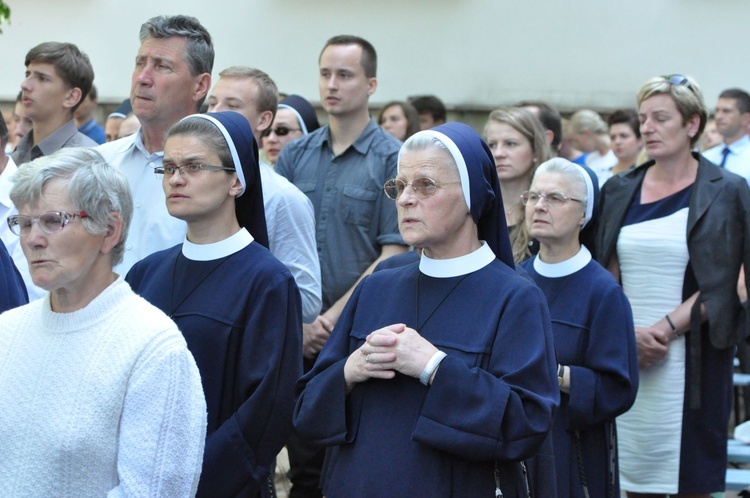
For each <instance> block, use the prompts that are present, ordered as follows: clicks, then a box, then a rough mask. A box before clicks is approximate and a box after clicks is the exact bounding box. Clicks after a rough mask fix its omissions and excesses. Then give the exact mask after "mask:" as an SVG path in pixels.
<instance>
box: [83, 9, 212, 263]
mask: <svg viewBox="0 0 750 498" xmlns="http://www.w3.org/2000/svg"><path fill="white" fill-rule="evenodd" d="M140 41H141V47H140V49H139V50H138V54H137V55H136V57H135V68H134V70H133V77H132V84H131V89H130V101H131V104H132V106H133V113H134V114H135V115H136V116H137V117H138V120H139V121H140V123H141V128H140V130H139V131H138V132H137V133H136V134H134V135H131V136H129V137H125V138H121V139H119V140H116V141H114V142H109V143H106V144H104V145H101V146H99V147H98V148H97V150H98V151H99V152H100V153H101V154H102V156H104V158H105V159H106V160H107V161H108V162H109V163H110V164H112V165H113V166H115V167H116V168H118V169H119V170H120V171H121V172H122V173H123V174H124V175H125V177H126V178H127V180H128V183H129V184H130V188H131V190H132V192H133V201H134V202H133V206H134V210H133V221H132V223H131V228H130V235H129V237H128V240H127V242H126V244H125V255H124V258H123V261H122V263H120V264H119V265H117V266H116V267H115V271H117V272H118V273H120V274H121V275H124V274H125V273H127V271H128V270H129V269H130V267H131V266H133V264H135V263H136V262H137V261H140V260H141V259H143V258H144V257H146V256H148V255H149V254H152V253H154V252H156V251H160V250H162V249H167V248H169V247H172V246H174V245H177V244H179V243H180V242H182V241H183V239H184V237H185V232H186V225H185V222H184V221H181V220H178V219H177V218H173V217H172V216H170V215H169V213H168V212H167V208H166V203H165V201H164V191H163V190H162V182H161V178H159V177H158V176H157V175H155V174H154V168H155V167H159V166H161V164H162V157H163V156H164V136H165V134H166V132H167V130H168V129H169V128H170V127H171V126H172V125H173V124H175V123H176V122H177V121H179V120H180V119H182V118H184V117H185V116H188V115H190V114H195V113H196V112H198V109H199V108H200V106H201V104H202V103H203V100H204V99H205V98H206V94H207V93H208V90H209V88H211V71H212V69H213V63H214V48H213V42H212V41H211V35H210V34H209V33H208V31H207V30H206V28H204V27H203V26H202V25H201V24H200V22H199V21H198V20H197V19H196V18H194V17H189V16H182V15H178V16H169V17H167V16H157V17H154V18H151V19H149V20H148V21H146V22H145V23H144V24H143V25H142V26H141V32H140Z"/></svg>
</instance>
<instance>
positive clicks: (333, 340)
mask: <svg viewBox="0 0 750 498" xmlns="http://www.w3.org/2000/svg"><path fill="white" fill-rule="evenodd" d="M139 39H140V47H139V49H138V52H137V54H136V56H135V67H134V70H133V75H132V81H131V91H130V96H129V98H128V99H126V100H125V101H123V103H122V104H121V105H120V106H119V107H118V108H117V109H116V111H115V112H113V113H112V114H110V115H109V116H108V119H107V122H106V123H104V125H103V126H102V125H99V124H98V123H97V122H96V120H95V119H94V109H95V108H96V105H97V94H96V88H95V87H94V86H93V81H94V70H93V68H92V66H91V63H90V61H89V59H88V57H87V56H86V55H85V53H83V52H81V50H80V49H79V48H78V47H76V46H75V45H73V44H70V43H58V42H46V43H42V44H40V45H38V46H36V47H33V48H31V50H29V52H28V54H27V55H26V58H25V66H26V77H25V79H24V80H23V82H22V83H21V92H20V93H19V95H18V98H17V101H16V103H15V107H14V109H13V112H12V114H11V116H10V119H9V120H8V121H9V123H8V125H9V126H8V125H6V122H5V120H4V119H1V118H0V218H1V219H2V223H0V280H2V282H3V284H2V287H0V312H2V314H0V399H2V400H4V405H3V406H4V407H5V408H4V409H3V410H2V411H0V454H2V455H3V457H2V458H0V495H2V496H14V497H15V496H19V497H22V496H89V495H91V496H93V495H103V494H111V495H112V496H168V497H177V496H205V497H216V496H227V497H229V496H242V497H255V496H264V497H268V496H275V488H274V486H275V484H274V469H275V461H276V456H277V455H278V453H279V452H280V451H281V450H282V448H284V447H286V448H287V451H288V455H289V462H290V469H289V474H288V477H289V480H290V481H291V484H292V488H291V491H290V496H291V497H293V498H307V497H311V498H312V497H315V498H318V497H322V496H327V497H331V498H335V497H350V496H383V497H386V496H387V497H391V496H404V497H406V496H430V497H441V496H445V497H449V496H456V497H458V496H461V497H472V496H477V497H479V496H492V493H494V494H495V496H503V497H527V496H534V497H551V496H559V497H576V498H577V497H618V496H620V493H621V491H624V492H626V493H627V495H628V496H629V497H630V498H637V497H652V496H674V497H708V496H710V494H711V493H714V492H720V491H723V490H724V486H725V483H724V480H725V472H726V465H727V462H726V460H727V458H726V452H727V446H726V443H727V438H728V423H729V412H730V409H731V406H732V402H733V400H732V372H733V360H734V358H735V355H737V356H738V357H739V358H740V363H741V365H742V367H743V368H747V369H750V352H749V351H748V349H750V348H747V346H746V342H745V340H746V336H747V327H748V323H747V320H748V315H747V314H746V313H745V303H746V301H747V281H746V276H745V272H744V265H745V264H750V189H749V188H748V182H749V181H750V138H749V137H748V133H749V132H750V95H748V94H747V93H746V92H745V91H743V90H740V89H728V90H726V91H724V92H722V93H721V95H720V97H719V99H718V103H717V104H716V106H715V115H713V116H712V117H711V118H710V119H709V116H708V113H707V111H706V105H705V102H704V99H703V95H702V93H701V90H700V87H699V85H698V83H697V82H696V81H695V80H693V79H692V78H690V77H689V76H683V75H679V74H673V75H668V76H658V77H654V78H651V79H649V80H647V81H646V82H645V83H644V84H643V86H642V87H641V88H640V89H634V94H636V95H637V98H636V100H635V107H634V108H632V109H620V110H617V111H614V112H612V113H610V114H609V115H607V116H602V115H600V114H599V113H597V112H595V111H593V110H587V109H584V110H579V111H578V112H575V113H573V114H572V116H571V117H570V120H564V119H562V118H561V116H560V113H559V112H558V111H557V110H556V109H555V108H554V107H553V106H551V105H550V104H548V103H546V102H542V101H524V102H518V103H517V104H516V105H513V106H506V107H501V108H498V109H495V110H493V111H492V112H491V113H490V114H489V115H488V117H487V121H486V125H485V127H484V129H483V130H482V132H481V134H480V133H478V132H477V131H476V130H474V129H472V128H471V127H469V126H468V125H466V124H463V123H459V122H448V119H447V118H448V116H447V112H446V107H445V105H444V104H443V103H442V102H441V101H440V100H439V99H438V98H436V97H434V96H429V95H427V96H414V97H410V98H408V99H405V100H404V101H393V102H389V103H388V104H386V105H385V106H383V108H382V110H381V112H380V114H379V116H378V117H377V119H375V118H373V117H372V116H371V115H370V109H369V101H370V98H371V96H372V95H373V94H374V93H375V92H376V90H377V86H378V79H377V55H376V51H375V48H374V47H373V46H372V45H371V44H370V43H369V42H367V41H366V40H364V39H362V38H360V37H356V36H349V35H341V36H334V37H332V38H331V39H329V40H328V41H327V42H326V43H325V45H324V46H323V49H322V51H321V53H320V57H319V61H318V62H319V74H318V83H319V92H320V93H319V98H320V105H321V107H322V110H323V111H324V113H325V115H326V118H327V119H326V121H327V122H326V124H324V125H322V126H321V123H320V122H319V120H318V115H317V114H316V111H315V109H314V107H313V106H312V105H311V104H310V102H309V101H308V100H306V99H305V98H304V97H302V96H300V95H283V94H280V93H279V90H278V88H277V86H276V84H275V83H274V81H273V80H272V79H271V77H270V76H269V75H268V74H266V73H265V72H263V71H261V70H259V69H256V68H252V67H246V66H231V67H228V68H225V69H223V70H221V71H220V72H219V73H218V74H219V78H218V80H216V81H212V77H211V75H212V72H213V69H214V68H213V64H214V49H213V43H212V40H211V35H210V34H209V33H208V31H207V30H206V29H205V28H204V27H203V26H202V25H201V24H200V22H199V21H198V20H197V19H195V18H193V17H188V16H181V15H177V16H158V17H154V18H152V19H149V20H147V21H146V22H145V23H144V24H143V25H142V26H141V29H140V33H139ZM311 77H312V75H311ZM635 90H637V92H636V91H635ZM605 118H606V119H605Z"/></svg>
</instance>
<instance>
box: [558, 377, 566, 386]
mask: <svg viewBox="0 0 750 498" xmlns="http://www.w3.org/2000/svg"><path fill="white" fill-rule="evenodd" d="M564 380H565V377H563V376H562V375H558V376H557V383H558V384H559V385H560V386H562V385H563V381H564Z"/></svg>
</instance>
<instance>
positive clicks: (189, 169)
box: [154, 164, 236, 176]
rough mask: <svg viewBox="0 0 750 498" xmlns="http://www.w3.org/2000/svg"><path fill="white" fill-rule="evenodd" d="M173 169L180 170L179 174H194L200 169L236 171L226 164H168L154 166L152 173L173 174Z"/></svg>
mask: <svg viewBox="0 0 750 498" xmlns="http://www.w3.org/2000/svg"><path fill="white" fill-rule="evenodd" d="M175 171H179V172H180V176H185V173H187V174H188V176H196V175H198V174H199V173H200V172H201V171H236V170H235V169H234V168H229V167H227V166H211V165H210V164H183V165H182V166H176V165H173V164H168V165H166V166H157V167H155V168H154V173H156V174H157V175H168V176H173V175H174V173H175Z"/></svg>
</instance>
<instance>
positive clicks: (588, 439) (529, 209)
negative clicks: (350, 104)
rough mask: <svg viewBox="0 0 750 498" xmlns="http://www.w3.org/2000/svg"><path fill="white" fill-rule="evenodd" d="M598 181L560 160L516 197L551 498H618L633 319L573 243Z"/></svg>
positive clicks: (633, 360) (631, 384) (632, 370)
mask: <svg viewBox="0 0 750 498" xmlns="http://www.w3.org/2000/svg"><path fill="white" fill-rule="evenodd" d="M598 194H599V188H598V179H597V177H596V175H595V174H594V173H593V172H592V171H591V170H587V169H584V168H583V167H582V166H579V165H577V164H573V163H571V162H570V161H568V160H566V159H562V158H555V159H551V160H549V161H547V162H544V163H542V165H541V166H539V168H538V169H537V170H536V173H535V174H534V178H533V180H532V182H531V190H528V191H526V192H524V193H523V194H522V196H521V199H522V201H523V204H524V205H525V206H526V217H525V218H526V227H527V229H528V232H529V235H531V236H532V237H534V239H536V240H538V241H539V254H537V255H536V256H535V257H534V258H533V259H530V260H528V261H526V262H524V263H523V264H522V265H521V266H522V267H523V268H524V269H525V270H526V271H527V272H528V273H529V276H530V277H531V278H532V279H533V280H534V281H535V282H536V283H537V285H538V286H539V287H540V288H541V289H542V291H543V292H544V295H545V296H546V297H547V305H548V306H549V311H550V316H551V318H552V332H553V334H554V337H555V351H556V353H557V363H558V366H557V378H558V383H559V385H560V408H559V409H558V410H557V412H556V413H555V421H554V425H553V429H552V434H551V436H550V437H551V438H552V443H553V447H554V455H555V474H556V477H557V495H556V496H558V497H559V498H569V497H570V498H573V497H575V498H584V497H587V496H591V497H594V496H600V497H608V496H613V497H619V496H620V487H619V475H618V468H617V445H616V440H615V417H617V416H618V415H620V414H622V413H624V412H625V411H627V410H628V408H630V406H631V405H632V404H633V401H634V400H635V395H636V392H637V390H638V356H637V354H636V349H635V334H634V331H633V315H632V313H631V311H630V305H629V304H628V300H627V298H626V297H625V294H624V293H623V291H622V288H621V287H620V285H619V284H618V283H617V281H616V280H615V279H614V278H612V275H611V274H610V273H609V272H608V271H607V270H605V269H604V268H603V267H602V266H601V265H600V264H599V263H597V262H596V261H594V260H593V259H592V257H591V253H590V252H589V250H588V248H587V247H586V246H584V245H582V244H581V242H580V236H581V231H582V230H583V228H584V227H585V226H587V225H588V224H589V223H590V222H591V221H592V218H593V217H594V216H596V212H597V195H598Z"/></svg>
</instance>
